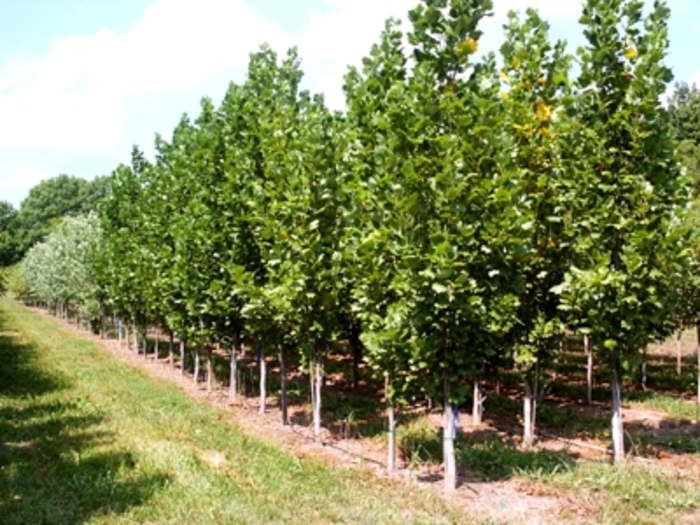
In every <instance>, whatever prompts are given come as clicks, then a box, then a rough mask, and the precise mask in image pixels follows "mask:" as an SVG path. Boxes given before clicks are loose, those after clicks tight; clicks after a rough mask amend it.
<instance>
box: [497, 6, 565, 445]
mask: <svg viewBox="0 0 700 525" xmlns="http://www.w3.org/2000/svg"><path fill="white" fill-rule="evenodd" d="M505 29H506V39H505V43H504V44H503V46H502V47H501V54H502V57H503V64H504V67H503V70H502V72H501V80H502V81H503V82H504V84H505V86H504V87H505V91H504V92H503V98H504V102H503V105H504V108H503V111H504V113H505V115H504V116H505V118H507V119H508V121H509V125H508V129H509V130H510V132H511V133H512V134H513V139H512V140H513V144H514V146H513V153H512V158H513V160H514V163H515V169H516V170H517V174H518V178H517V184H518V187H519V190H520V195H521V198H520V199H518V202H517V204H516V206H517V208H516V210H517V213H518V215H519V216H520V217H522V218H523V219H524V220H525V222H524V224H523V231H522V240H523V247H524V250H525V253H524V254H523V256H522V257H520V258H519V259H518V261H517V263H518V264H517V268H516V271H517V272H518V273H519V274H520V275H521V276H522V279H523V281H524V288H523V289H522V290H521V292H520V293H519V295H518V299H519V300H518V303H519V312H518V323H517V325H516V327H515V329H514V333H513V339H514V342H515V361H516V363H517V364H518V365H519V367H520V368H521V370H522V375H523V378H524V382H525V398H524V418H523V419H524V436H523V444H524V445H525V446H526V447H529V446H532V444H533V442H534V437H535V436H534V428H535V414H536V399H537V392H536V390H537V386H538V379H539V377H538V376H539V369H540V366H541V365H542V364H543V363H546V362H547V361H548V360H550V359H551V355H552V352H553V351H554V348H555V347H556V346H557V343H558V341H559V339H560V338H561V337H562V336H563V329H564V320H563V319H562V316H561V315H560V314H561V312H560V310H559V308H558V306H559V298H558V296H557V295H556V294H554V293H552V291H551V289H552V287H554V286H555V285H557V284H559V283H560V282H561V280H562V278H563V275H564V273H565V272H566V271H567V270H568V268H569V265H570V262H571V257H570V247H571V244H572V239H571V238H570V234H569V232H568V231H567V228H566V223H567V215H568V213H569V207H568V202H569V200H570V199H571V195H572V192H573V189H574V185H573V177H572V175H573V173H572V171H570V170H568V169H567V168H568V166H567V164H566V162H565V160H564V158H563V156H562V151H561V149H562V146H561V144H560V141H562V140H566V136H567V131H568V129H569V128H570V122H569V120H568V119H567V118H566V112H565V111H563V110H564V109H566V108H565V104H567V103H568V100H567V99H568V97H566V96H567V94H568V90H569V85H568V71H569V63H570V61H571V57H569V56H568V55H567V54H566V52H565V43H564V42H562V41H559V42H557V43H556V44H555V45H552V44H551V43H550V42H549V36H548V31H549V26H548V24H547V23H546V22H544V21H543V20H542V19H541V18H540V16H539V15H538V14H537V12H536V11H534V10H532V9H529V10H528V11H527V14H526V17H525V20H524V21H522V22H521V21H520V19H519V17H518V15H516V14H515V13H513V12H511V13H510V14H509V23H508V24H507V25H506V26H505Z"/></svg>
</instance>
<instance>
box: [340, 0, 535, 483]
mask: <svg viewBox="0 0 700 525" xmlns="http://www.w3.org/2000/svg"><path fill="white" fill-rule="evenodd" d="M491 8H492V4H491V2H490V1H481V2H468V1H454V2H450V5H449V8H448V6H447V2H446V1H426V2H423V3H422V4H421V5H420V6H418V7H417V8H416V9H415V10H413V11H411V13H410V19H411V23H412V27H413V31H412V32H411V33H409V35H408V37H409V42H410V43H411V45H412V46H413V50H414V53H413V59H414V60H413V67H412V68H411V70H410V71H409V70H407V68H406V66H407V65H408V64H409V62H408V61H407V60H406V58H405V57H403V56H402V51H401V40H402V35H401V33H400V32H398V31H396V30H395V29H394V27H393V24H391V23H390V24H389V25H388V26H387V29H386V30H385V33H384V36H383V38H382V42H381V43H380V44H379V45H377V46H375V47H374V48H373V50H372V53H371V57H370V58H368V59H366V60H365V67H364V70H363V72H362V74H360V73H358V72H355V71H353V72H351V73H350V75H349V77H348V80H347V82H346V84H347V88H346V89H347V91H348V94H349V102H350V108H351V109H350V114H349V119H350V121H351V122H353V123H354V125H355V126H357V129H356V130H355V131H354V132H353V135H351V140H350V144H353V142H355V146H354V147H355V148H356V150H357V153H356V161H355V162H356V166H357V167H356V170H357V180H356V181H355V182H354V184H355V185H356V187H354V188H353V193H354V194H355V195H357V200H356V207H357V213H358V214H359V215H360V217H361V220H360V221H359V226H358V228H359V229H360V232H359V233H358V235H359V239H360V241H359V246H357V249H355V250H354V251H356V253H357V258H358V261H357V263H356V266H357V267H358V268H359V269H360V270H359V271H360V272H361V273H362V275H361V277H360V278H358V279H357V288H356V291H355V297H356V302H357V308H358V309H359V310H360V314H361V316H362V319H363V327H364V330H365V331H364V334H363V342H364V343H365V345H366V346H367V349H368V354H367V356H368V359H369V360H370V362H372V363H373V364H374V365H375V366H376V367H377V368H379V369H380V370H382V371H384V372H387V373H388V375H389V377H390V385H389V394H390V397H394V398H396V399H400V398H401V396H402V394H403V395H407V394H408V395H410V393H411V392H412V391H413V392H415V391H416V389H418V390H420V391H423V392H425V393H427V394H428V395H430V396H431V397H433V398H435V399H440V400H442V404H443V409H444V423H443V433H444V434H443V442H444V449H443V454H444V462H445V488H446V490H448V491H449V490H453V489H454V487H455V485H456V464H455V456H454V439H455V433H456V427H455V415H456V407H457V405H458V404H459V403H460V402H462V401H463V400H464V398H465V397H466V394H467V392H466V389H465V387H464V382H463V379H464V378H465V377H469V376H470V375H472V374H474V371H475V363H474V359H473V356H474V355H475V354H476V353H477V352H478V349H480V348H481V349H483V348H486V349H488V350H492V349H495V348H496V344H497V343H496V341H498V342H501V341H502V340H503V337H504V334H505V333H508V332H509V331H510V330H511V329H512V327H513V324H514V322H515V313H516V308H517V292H518V291H519V290H520V289H522V284H523V280H522V278H520V277H519V276H518V274H517V273H516V272H515V271H514V269H515V266H516V263H517V259H518V258H519V257H520V256H521V254H522V253H523V246H522V240H521V232H522V226H523V223H524V221H523V220H522V219H521V218H520V217H519V216H518V213H517V211H516V209H517V207H516V203H517V199H518V187H517V179H516V172H515V170H514V169H513V164H512V160H511V155H510V152H511V151H512V141H511V140H510V134H509V133H508V132H507V129H506V120H505V119H504V118H503V116H504V115H503V111H502V99H501V96H500V85H499V81H498V72H497V69H496V64H495V58H494V57H493V56H492V55H489V56H487V57H486V58H485V59H484V60H483V61H482V62H481V63H475V62H474V60H473V57H472V55H473V54H474V53H475V52H476V50H477V47H478V40H479V38H480V37H481V32H480V31H479V29H478V25H479V23H480V21H481V19H482V18H483V17H484V16H485V15H486V14H487V13H488V12H489V10H490V9H491ZM374 97H377V99H378V100H375V99H374Z"/></svg>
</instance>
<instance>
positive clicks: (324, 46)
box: [0, 0, 700, 207]
mask: <svg viewBox="0 0 700 525" xmlns="http://www.w3.org/2000/svg"><path fill="white" fill-rule="evenodd" d="M667 2H668V5H669V6H670V7H671V9H672V17H671V21H670V24H669V34H670V40H671V47H670V52H669V56H668V58H667V63H668V65H670V66H671V68H672V69H673V71H674V75H675V79H676V80H677V81H686V82H691V83H692V82H697V83H698V84H699V85H700V58H698V50H700V0H667ZM417 3H418V0H99V1H97V0H61V1H60V2H58V1H56V0H22V1H18V0H0V200H6V201H9V202H10V203H12V204H13V205H14V206H15V207H18V206H19V205H20V202H21V201H22V200H23V199H24V198H25V197H26V196H27V194H28V192H29V189H30V188H31V187H33V186H35V185H36V184H37V183H39V182H40V181H41V180H44V179H48V178H51V177H54V176H56V175H59V174H62V173H65V174H68V175H76V176H79V177H84V178H86V179H91V178H93V177H95V176H97V175H106V174H109V173H110V172H111V171H112V170H114V169H115V168H116V167H117V166H118V165H119V163H121V162H128V161H129V158H130V152H131V148H132V146H133V145H134V144H137V145H139V147H141V149H143V150H144V151H145V152H146V153H147V155H148V154H152V151H153V147H152V145H153V140H154V137H155V134H156V133H159V134H161V135H162V136H163V137H164V138H165V139H166V140H167V139H168V138H169V137H170V136H171V134H172V130H173V129H174V127H175V125H176V124H177V122H178V120H179V119H180V117H181V116H182V114H183V113H187V114H189V115H190V116H193V117H194V116H196V115H197V113H198V109H199V102H200V100H201V98H202V97H205V96H207V97H211V98H212V99H213V100H214V102H215V103H218V102H220V101H221V99H222V98H223V96H224V93H225V91H226V87H227V86H228V83H229V82H230V81H236V82H242V81H243V79H244V75H245V71H246V68H247V62H248V56H249V54H250V53H251V52H253V51H255V50H257V49H258V48H259V47H260V45H261V44H263V43H268V44H270V45H271V46H272V48H273V49H275V50H277V51H278V53H280V54H283V53H284V52H285V51H286V49H288V48H289V47H291V46H297V47H298V49H299V54H300V57H301V58H302V69H303V70H304V73H305V77H304V83H303V87H304V88H307V89H310V90H311V91H313V92H321V93H324V94H325V96H326V101H327V103H328V105H329V106H330V107H332V108H333V109H343V107H344V99H343V93H342V82H343V75H344V74H345V72H346V71H347V67H348V66H349V65H359V64H360V63H361V60H362V57H363V56H365V55H367V53H368V51H369V49H370V47H371V45H372V44H373V43H374V42H377V41H378V39H379V35H380V32H381V30H382V27H383V25H384V21H385V20H386V19H387V18H388V17H396V18H399V19H402V20H406V19H407V16H406V15H407V12H408V10H409V9H411V8H413V7H414V6H415V5H416V4H417ZM647 3H648V4H651V0H647ZM494 6H495V9H494V11H495V12H494V16H493V17H491V18H489V19H488V20H487V21H486V22H485V24H484V25H483V26H482V29H483V30H484V33H485V34H484V37H483V39H482V40H481V42H480V50H483V51H489V50H492V51H497V49H498V47H499V46H500V43H501V40H502V34H503V31H502V29H501V26H502V25H503V23H504V21H505V18H506V13H507V12H508V10H510V9H518V10H524V9H525V8H527V7H535V8H537V9H539V10H540V13H541V15H543V17H544V18H545V19H547V20H548V21H549V23H550V25H551V29H552V36H553V38H562V39H565V40H567V41H568V42H569V46H570V47H569V49H570V50H571V51H573V50H574V49H575V48H576V47H577V46H579V45H581V44H583V37H582V36H581V30H580V28H579V26H578V23H577V20H578V17H579V15H580V9H581V3H580V0H494ZM404 27H405V26H404Z"/></svg>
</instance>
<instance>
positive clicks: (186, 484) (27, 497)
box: [0, 299, 471, 525]
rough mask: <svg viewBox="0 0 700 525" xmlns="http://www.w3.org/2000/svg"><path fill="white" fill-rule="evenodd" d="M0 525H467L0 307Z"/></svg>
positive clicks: (58, 329)
mask: <svg viewBox="0 0 700 525" xmlns="http://www.w3.org/2000/svg"><path fill="white" fill-rule="evenodd" d="M0 521H1V522H2V523H3V524H7V525H10V524H20V523H26V524H39V523H57V524H63V523H66V524H73V523H106V524H112V523H183V524H184V523H187V524H195V523H304V524H308V523H353V524H355V523H368V524H370V523H371V524H376V523H401V524H404V523H467V522H471V520H469V519H468V518H467V517H465V516H464V515H462V514H460V513H459V511H457V510H455V509H454V508H452V507H450V506H448V505H447V503H445V502H444V501H443V500H442V499H441V498H439V497H437V496H435V495H432V494H429V493H425V492H420V491H418V490H415V489H413V488H411V487H407V486H403V485H400V484H388V483H386V482H382V481H380V480H378V479H376V478H374V477H373V476H372V475H371V474H369V473H366V472H359V471H344V470H334V469H332V468H331V467H328V466H326V465H325V464H323V463H321V462H318V461H314V460H307V459H298V458H296V457H294V456H292V455H291V454H289V453H287V452H284V451H282V450H280V449H278V448H276V447H273V446H270V445H267V444H265V443H262V442H260V441H258V440H255V439H252V438H250V437H247V436H245V435H244V434H243V433H242V432H241V431H240V430H239V429H238V428H237V427H236V425H235V424H234V423H231V422H230V420H229V418H228V416H227V415H226V413H224V412H222V411H217V410H215V409H213V408H210V407H209V406H207V405H205V404H203V403H200V402H198V401H195V400H193V399H190V398H188V397H186V396H185V395H183V394H182V393H180V392H179V391H178V389H177V388H176V387H175V386H174V385H171V384H169V383H166V382H164V381H157V380H154V379H152V378H149V377H147V376H146V375H145V374H144V373H142V372H140V371H138V370H136V369H133V368H130V367H128V366H127V365H124V364H122V363H119V362H117V361H116V360H115V359H114V358H113V357H112V356H111V355H109V354H108V353H107V352H104V351H102V350H100V349H99V348H98V347H97V346H96V345H95V344H93V343H91V342H89V341H86V340H82V339H80V338H77V337H76V336H75V335H73V334H71V333H70V332H69V331H67V330H65V329H64V328H63V327H62V326H61V325H60V323H58V322H56V321H54V320H52V319H50V318H44V317H42V316H39V315H36V314H35V313H33V312H31V311H29V310H27V309H26V308H24V307H22V306H21V305H19V304H17V303H14V302H12V301H9V300H7V299H0Z"/></svg>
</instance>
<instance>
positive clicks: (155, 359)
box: [153, 325, 160, 361]
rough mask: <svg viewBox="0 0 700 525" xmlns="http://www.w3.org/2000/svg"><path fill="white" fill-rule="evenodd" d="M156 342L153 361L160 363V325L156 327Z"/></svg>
mask: <svg viewBox="0 0 700 525" xmlns="http://www.w3.org/2000/svg"><path fill="white" fill-rule="evenodd" d="M154 331H155V338H156V340H155V342H154V344H153V360H154V361H158V341H159V340H160V325H156V327H155V330H154Z"/></svg>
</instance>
